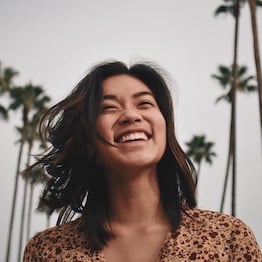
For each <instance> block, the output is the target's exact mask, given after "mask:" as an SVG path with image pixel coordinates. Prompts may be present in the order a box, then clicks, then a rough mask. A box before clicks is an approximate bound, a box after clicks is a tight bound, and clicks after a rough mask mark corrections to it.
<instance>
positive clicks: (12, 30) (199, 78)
mask: <svg viewBox="0 0 262 262" xmlns="http://www.w3.org/2000/svg"><path fill="white" fill-rule="evenodd" d="M221 3H222V0H217V1H210V0H200V1H195V0H191V1H179V0H166V1H164V2H163V1H162V2H160V1H156V0H150V1H149V0H132V1H126V0H112V1H106V0H96V1H90V0H86V1H84V0H78V1H69V0H55V1H51V0H46V1H33V0H24V1H19V0H12V1H7V0H0V35H1V41H0V61H1V63H2V66H3V67H6V66H11V67H13V68H15V69H16V70H18V71H19V73H20V75H19V77H17V79H16V81H15V82H16V84H18V85H24V84H26V83H28V82H32V83H33V84H39V85H41V86H42V87H43V88H44V89H45V90H46V93H47V94H48V95H49V96H51V97H52V103H55V102H57V101H58V100H59V99H61V98H63V97H64V96H65V95H67V94H68V93H69V92H70V91H71V90H72V88H73V87H74V86H75V84H76V83H77V82H78V81H79V80H80V79H81V78H82V77H83V76H84V74H85V73H86V72H87V71H88V69H89V68H90V67H91V66H93V65H94V64H96V63H97V62H101V61H104V60H108V59H116V60H121V61H123V62H126V63H127V64H130V63H134V62H135V61H141V60H142V61H145V60H146V61H154V62H156V63H158V64H159V65H160V66H162V67H163V68H164V69H165V70H167V71H168V72H169V73H170V75H171V76H172V78H173V83H174V94H173V95H174V104H175V123H176V130H177V136H178V140H179V142H180V143H181V145H182V147H183V148H184V149H185V143H186V142H187V141H189V140H190V139H191V138H192V136H193V135H202V134H205V135H206V137H207V139H208V140H210V141H213V142H215V147H214V150H215V151H216V153H217V157H216V158H215V159H214V162H213V165H212V166H209V165H208V164H204V165H203V166H202V168H201V174H200V180H199V188H198V201H199V203H198V207H199V208H202V209H210V210H215V211H217V210H218V209H219V204H220V198H221V193H222V186H223V178H224V173H225V167H226V155H227V148H228V146H227V143H228V134H229V131H228V130H229V113H230V111H229V109H230V107H229V105H228V104H227V103H226V102H223V101H222V102H220V103H219V104H215V100H216V98H217V97H218V96H219V95H221V94H223V90H222V88H221V87H220V86H219V85H218V83H216V82H215V80H214V79H212V78H211V74H212V73H215V72H216V71H217V67H218V65H219V64H224V65H227V66H229V65H231V64H232V60H233V30H234V22H233V19H232V17H231V16H225V15H222V16H220V17H214V15H213V14H214V10H215V9H216V7H217V6H218V5H220V4H221ZM242 11H243V12H242V15H241V20H240V35H239V64H240V65H247V66H248V68H249V73H250V74H255V67H254V60H253V49H252V34H251V23H250V14H249V9H248V6H247V5H246V6H245V7H244V8H243V10H242ZM261 16H262V10H259V11H258V19H260V20H261ZM259 36H260V50H262V46H261V41H262V39H261V37H262V27H261V26H260V25H259ZM0 99H1V100H0V101H1V103H3V104H4V103H6V100H4V98H0ZM10 119H11V120H10V121H9V122H3V121H1V122H0V130H1V131H0V132H1V137H0V144H1V150H0V159H1V172H0V179H1V182H2V188H1V190H0V208H1V216H0V228H1V239H2V240H1V243H0V260H1V261H2V260H3V259H4V255H5V248H6V243H5V242H6V241H5V239H7V227H8V222H9V217H10V206H11V199H12V192H13V184H14V174H15V166H16V161H17V155H18V144H17V143H16V142H17V140H18V136H17V133H16V131H15V126H19V125H20V124H21V115H20V113H18V112H16V113H12V114H11V115H10ZM261 155H262V152H261V139H260V127H259V115H258V98H257V94H238V95H237V217H239V218H240V219H241V220H243V221H244V222H245V223H246V224H247V225H248V226H249V227H250V228H251V229H252V230H253V232H254V233H255V235H256V238H257V240H258V242H259V244H260V246H262V224H261V221H262V211H261V204H260V202H261V199H262V191H261V190H260V188H261V185H262V158H261ZM22 190H23V188H22V184H20V186H19V191H18V194H19V198H18V208H17V210H16V220H15V223H16V224H15V225H16V226H15V231H14V233H15V234H14V237H13V243H12V260H11V261H13V260H14V259H15V258H16V249H17V242H18V241H17V239H18V235H19V233H18V227H19V218H20V212H21V207H20V206H21V204H20V205H19V203H20V202H21V196H22ZM40 192H41V188H37V190H36V192H35V199H34V202H35V203H34V205H35V206H36V205H37V197H38V195H39V193H40ZM229 206H230V197H229V195H227V199H226V209H225V212H226V213H230V207H229ZM55 220H56V217H55V216H54V217H53V218H52V225H54V224H55ZM45 226H46V219H45V216H44V215H42V214H34V216H33V221H32V234H34V233H36V232H38V231H40V230H43V229H45Z"/></svg>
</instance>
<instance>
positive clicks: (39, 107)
mask: <svg viewBox="0 0 262 262" xmlns="http://www.w3.org/2000/svg"><path fill="white" fill-rule="evenodd" d="M49 101H50V98H49V97H48V96H46V95H45V94H44V92H43V90H42V93H39V94H38V96H36V97H35V101H34V111H35V114H33V116H32V119H30V120H28V124H27V127H26V142H27V144H28V153H27V161H26V166H27V167H29V166H30V159H31V153H32V148H33V145H34V142H35V141H36V140H39V134H38V132H37V127H38V123H39V120H40V117H41V115H42V113H43V111H44V110H45V109H46V106H45V104H46V103H48V102H49ZM24 178H25V179H24V192H23V200H22V207H23V209H22V213H21V226H20V237H19V248H18V260H20V257H21V253H22V246H23V236H24V220H25V210H26V197H27V191H28V177H27V176H25V177H24Z"/></svg>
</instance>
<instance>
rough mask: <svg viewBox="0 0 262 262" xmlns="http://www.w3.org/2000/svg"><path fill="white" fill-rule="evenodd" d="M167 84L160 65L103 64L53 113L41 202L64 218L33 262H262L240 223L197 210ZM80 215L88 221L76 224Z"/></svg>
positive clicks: (33, 247)
mask: <svg viewBox="0 0 262 262" xmlns="http://www.w3.org/2000/svg"><path fill="white" fill-rule="evenodd" d="M166 82H167V81H165V74H164V73H163V72H162V71H161V70H159V69H158V68H156V67H155V66H153V65H149V64H135V65H133V66H131V67H130V68H128V67H127V66H126V65H125V64H123V63H121V62H108V63H103V64H99V65H97V66H95V67H94V68H93V69H92V70H91V71H90V73H89V74H87V76H86V77H84V78H83V80H82V81H80V83H79V84H78V85H77V86H76V88H75V89H74V90H73V92H72V93H71V94H70V95H69V96H68V97H66V98H65V99H64V100H62V101H61V102H59V103H58V104H56V105H55V106H53V107H52V108H51V109H50V110H49V111H48V112H47V113H46V114H45V115H44V117H43V119H42V122H41V134H42V136H43V137H44V138H45V139H47V140H48V141H49V142H51V144H52V147H51V149H50V151H49V152H48V153H46V154H45V155H44V156H43V157H42V159H40V160H39V162H38V163H37V165H43V167H44V168H45V169H46V171H47V173H48V174H49V175H50V176H51V180H50V181H49V183H48V185H47V187H46V189H45V191H44V194H43V197H42V201H44V203H45V204H46V205H48V206H49V207H50V208H53V209H60V208H62V213H61V216H60V219H59V224H60V225H59V226H57V227H54V228H51V229H47V230H45V231H43V232H40V233H38V234H37V235H36V236H35V237H33V238H32V239H31V240H30V242H29V243H28V245H27V247H26V249H25V253H24V261H106V262H111V261H113V262H119V261H121V262H122V261H127V262H132V261H136V262H137V261H143V262H155V261H190V260H198V261H210V260H217V261H261V260H262V256H261V252H260V250H259V247H258V244H257V242H256V240H255V237H254V236H253V234H252V232H251V231H250V230H249V229H248V227H247V226H246V225H244V224H243V223H242V222H241V221H240V220H238V219H236V218H233V217H230V216H227V215H222V214H219V213H216V212H211V211H202V210H198V209H195V206H196V200H195V196H194V193H195V184H194V179H193V177H194V172H195V171H194V167H193V165H192V163H191V162H190V160H189V159H188V158H187V156H186V155H185V153H184V152H183V151H182V149H181V148H180V146H179V144H178V142H177V140H176V137H175V131H174V116H173V105H172V99H171V95H170V91H169V89H168V86H167V83H166ZM72 212H76V213H79V214H80V217H79V218H78V219H76V220H74V221H72V222H69V221H68V220H70V218H71V217H72V216H71V215H72V214H73V213H72ZM63 222H67V223H63Z"/></svg>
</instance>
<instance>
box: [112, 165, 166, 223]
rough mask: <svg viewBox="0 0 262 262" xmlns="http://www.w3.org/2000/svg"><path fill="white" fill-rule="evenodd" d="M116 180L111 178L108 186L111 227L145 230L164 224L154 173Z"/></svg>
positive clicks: (163, 214)
mask: <svg viewBox="0 0 262 262" xmlns="http://www.w3.org/2000/svg"><path fill="white" fill-rule="evenodd" d="M119 176H120V175H119V174H118V175H115V176H114V175H112V176H110V178H109V183H108V184H109V198H110V224H118V225H123V226H124V225H128V226H135V227H136V226H137V227H143V226H144V227H146V226H147V225H152V224H163V223H167V217H166V214H165V212H164V210H163V207H162V204H161V200H160V190H159V185H158V179H157V176H156V173H155V170H153V171H148V172H145V171H143V172H141V173H140V174H136V175H132V176H128V177H125V174H122V175H121V177H119ZM123 177H124V178H123Z"/></svg>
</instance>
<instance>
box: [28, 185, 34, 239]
mask: <svg viewBox="0 0 262 262" xmlns="http://www.w3.org/2000/svg"><path fill="white" fill-rule="evenodd" d="M33 195H34V184H33V183H30V190H29V203H28V209H27V225H26V239H27V240H29V238H30V235H31V218H32V206H33Z"/></svg>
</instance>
